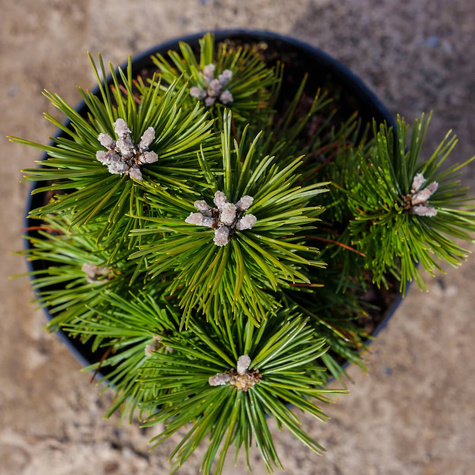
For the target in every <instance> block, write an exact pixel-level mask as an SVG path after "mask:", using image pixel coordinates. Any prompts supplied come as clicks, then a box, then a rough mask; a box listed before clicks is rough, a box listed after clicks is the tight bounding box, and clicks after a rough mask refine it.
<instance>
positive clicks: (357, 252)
mask: <svg viewBox="0 0 475 475" xmlns="http://www.w3.org/2000/svg"><path fill="white" fill-rule="evenodd" d="M304 237H305V238H306V239H316V240H317V241H323V242H329V243H330V244H335V245H337V246H340V247H344V248H345V249H348V250H349V251H352V252H356V254H359V255H360V256H362V257H366V254H363V253H362V252H360V251H357V250H356V249H353V248H352V247H350V246H348V245H346V244H343V243H342V242H338V241H334V240H333V239H327V238H322V237H317V236H304Z"/></svg>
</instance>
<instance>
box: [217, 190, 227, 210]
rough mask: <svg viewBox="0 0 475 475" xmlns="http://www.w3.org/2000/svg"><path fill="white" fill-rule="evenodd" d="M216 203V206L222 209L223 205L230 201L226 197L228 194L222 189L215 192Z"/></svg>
mask: <svg viewBox="0 0 475 475" xmlns="http://www.w3.org/2000/svg"><path fill="white" fill-rule="evenodd" d="M213 201H214V204H215V205H216V207H217V208H218V209H219V210H221V209H222V208H223V206H224V205H225V204H226V203H227V202H228V199H227V198H226V195H225V194H224V193H223V192H222V191H217V192H216V193H215V194H214V199H213Z"/></svg>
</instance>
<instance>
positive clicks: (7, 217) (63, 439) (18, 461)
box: [0, 0, 475, 475]
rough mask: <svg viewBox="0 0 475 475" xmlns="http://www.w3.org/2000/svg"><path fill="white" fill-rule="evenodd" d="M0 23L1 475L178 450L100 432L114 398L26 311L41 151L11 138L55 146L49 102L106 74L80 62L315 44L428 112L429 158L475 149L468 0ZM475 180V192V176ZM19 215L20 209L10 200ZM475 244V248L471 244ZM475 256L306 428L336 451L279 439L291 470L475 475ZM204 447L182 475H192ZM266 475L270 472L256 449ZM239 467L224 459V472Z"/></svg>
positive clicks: (49, 15)
mask: <svg viewBox="0 0 475 475" xmlns="http://www.w3.org/2000/svg"><path fill="white" fill-rule="evenodd" d="M1 7H2V8H1V11H2V15H1V19H0V69H1V71H2V75H1V77H0V110H2V112H3V113H2V114H1V116H0V148H1V154H0V155H1V160H2V166H1V168H0V176H1V180H0V197H1V198H2V199H3V200H5V201H4V205H3V206H2V207H1V216H2V222H3V226H4V228H3V231H2V233H1V234H0V252H1V254H0V255H1V257H0V259H1V262H2V271H1V274H2V277H3V279H4V280H2V284H1V286H0V317H1V331H0V368H1V369H0V474H1V475H10V474H11V475H16V474H25V475H27V474H28V475H29V474H35V475H43V474H47V475H66V474H68V475H69V474H73V475H82V474H94V475H95V474H114V475H115V474H124V475H129V474H147V475H150V474H162V473H167V472H168V467H169V465H168V462H167V455H168V453H169V452H170V451H171V449H172V447H174V444H175V443H176V441H177V440H178V439H174V440H170V441H169V442H167V443H166V444H164V445H163V447H162V448H160V449H158V450H156V451H154V452H153V453H151V454H149V453H148V447H147V441H148V439H149V438H150V437H151V436H153V435H154V434H155V433H156V432H158V430H157V428H154V429H149V430H147V431H145V430H142V429H140V428H139V427H138V424H133V425H132V426H123V427H122V428H117V422H118V419H117V418H116V417H113V418H112V419H111V420H108V421H105V420H103V414H104V412H105V408H106V407H107V405H108V404H109V403H110V400H111V395H110V394H108V393H105V394H104V395H102V396H100V397H99V395H98V392H99V390H98V389H97V388H95V387H94V386H93V385H90V383H89V380H90V375H85V374H81V373H79V368H80V366H79V363H77V361H76V360H75V359H74V358H73V356H71V355H70V354H69V352H68V351H67V349H66V348H65V347H64V346H63V345H62V344H61V343H60V342H59V340H58V339H57V337H56V336H54V335H48V334H46V333H45V332H44V331H43V330H42V326H43V325H44V324H45V318H44V316H43V315H42V313H41V312H38V311H34V310H33V308H32V307H31V306H28V304H27V302H28V301H29V300H31V299H32V297H33V294H32V291H31V288H30V284H29V281H28V279H26V278H22V279H16V280H12V281H8V280H7V276H9V275H12V274H17V273H22V272H25V270H26V267H25V264H24V262H23V261H22V260H21V259H20V258H19V257H17V256H14V255H9V254H8V252H11V251H15V250H18V249H20V248H21V246H22V243H21V239H20V236H21V228H22V219H23V210H24V203H25V200H26V195H27V192H28V190H27V186H26V185H25V184H19V183H18V182H19V178H20V172H19V170H20V169H21V168H26V167H30V166H32V165H33V162H34V160H35V159H38V157H39V154H38V152H37V151H36V150H34V149H25V148H23V147H20V146H17V145H14V144H11V143H9V142H7V140H6V139H5V135H7V134H9V135H17V136H21V137H27V138H29V139H31V140H37V141H40V142H44V141H45V140H46V137H48V136H49V135H51V134H53V133H54V128H53V127H52V126H51V124H49V123H48V122H47V121H46V120H44V119H43V118H42V112H43V111H47V112H50V113H54V111H53V110H52V108H51V106H50V105H49V104H48V103H47V101H46V99H44V98H43V97H42V96H41V91H42V90H43V89H44V88H48V89H50V90H52V91H54V92H57V93H59V94H60V95H62V96H63V97H64V98H65V99H66V100H69V101H71V102H73V103H75V102H77V101H78V94H77V92H76V90H75V86H76V85H79V86H82V87H91V86H92V85H93V82H94V79H93V75H92V72H91V69H90V67H89V65H88V60H87V57H86V54H85V53H86V51H88V50H90V51H92V52H96V51H98V50H100V51H101V52H102V54H103V55H104V57H105V58H106V59H107V60H111V61H113V62H115V63H116V64H117V63H122V62H123V61H124V60H125V59H126V57H127V55H128V54H135V53H137V52H140V51H141V50H144V49H146V48H148V47H151V46H152V45H154V44H156V43H159V42H161V41H164V40H167V39H170V38H173V37H177V36H179V35H182V34H186V33H192V32H197V31H201V30H207V29H213V28H232V27H245V28H255V29H267V30H273V31H277V32H280V33H284V34H288V35H291V36H294V37H296V38H299V39H302V40H305V41H307V42H309V43H311V44H312V45H315V46H318V47H320V48H321V49H323V50H324V51H326V52H328V53H330V54H331V55H333V56H334V57H336V58H337V59H339V60H341V61H342V62H343V63H344V64H346V65H347V66H349V67H350V68H351V69H353V70H354V72H355V73H356V74H358V75H359V76H360V77H361V78H362V79H363V80H364V81H365V82H366V83H367V84H368V86H370V88H371V89H373V90H374V91H375V92H376V94H377V95H378V96H379V97H380V98H381V99H382V101H383V102H384V103H385V104H386V105H387V107H388V108H389V110H390V112H391V113H392V114H396V113H400V114H402V115H404V116H405V117H406V118H407V119H408V120H412V119H413V118H414V117H416V116H417V115H419V114H420V113H421V112H422V111H429V110H431V109H434V111H435V115H434V119H433V126H432V128H431V130H430V131H429V134H428V149H427V150H428V151H430V150H431V148H433V147H434V146H435V145H436V142H437V141H438V140H440V138H441V137H442V136H443V135H444V134H445V132H446V130H447V129H449V128H452V129H453V130H454V131H455V132H456V133H457V135H458V136H459V138H460V145H459V146H458V147H457V149H456V150H455V153H454V161H463V160H465V159H467V158H469V157H470V154H473V153H475V121H474V120H473V118H474V116H475V61H474V58H475V5H474V3H473V1H472V0H452V1H451V2H447V1H443V0H418V1H415V0H412V1H410V0H400V1H398V2H394V1H391V0H379V1H375V0H352V1H350V0H340V1H339V2H331V1H330V0H292V1H283V0H255V1H252V2H251V1H248V0H241V1H237V0H220V1H217V0H215V1H212V0H175V1H173V2H168V1H165V0H155V1H153V0H138V1H136V2H128V1H125V0H116V1H112V0H75V1H74V2H61V1H59V0H39V1H33V0H17V1H15V2H7V1H6V0H3V1H1ZM464 180H465V182H466V183H467V184H468V185H472V187H473V185H474V182H475V167H473V166H472V168H471V170H470V171H467V172H466V173H465V176H464ZM7 203H8V204H7ZM474 249H475V246H472V250H474ZM474 281H475V259H474V258H473V256H472V258H470V259H469V260H468V262H467V263H466V264H464V265H463V266H462V268H461V270H459V271H457V272H454V271H453V270H448V271H447V274H446V275H441V276H438V277H437V278H432V279H429V289H430V293H429V294H427V293H420V292H418V290H417V289H416V288H412V289H411V291H410V293H409V295H408V297H407V298H406V300H405V302H404V303H403V305H402V306H401V307H400V309H399V311H398V312H397V315H396V316H395V317H394V318H393V319H392V321H391V322H390V324H389V326H388V327H387V329H386V330H385V331H384V332H383V333H382V334H381V335H380V337H379V338H378V340H377V341H376V343H375V344H374V346H373V349H372V352H371V354H369V355H368V357H367V361H368V368H369V375H366V374H363V373H362V372H361V371H359V370H357V369H356V368H351V370H350V373H351V376H352V378H353V380H354V383H355V384H352V385H351V388H350V389H351V395H350V396H346V397H343V398H341V400H339V401H338V403H337V404H336V405H334V406H332V407H331V408H329V411H328V412H329V414H330V415H331V416H332V420H331V421H330V422H328V423H327V424H326V425H325V426H324V427H322V424H320V423H317V422H314V421H313V420H311V419H310V418H308V417H303V422H302V423H303V426H304V428H305V429H306V430H308V431H309V432H310V433H311V435H312V436H315V437H316V438H317V439H318V440H319V441H320V442H321V443H322V444H323V445H324V446H325V447H326V448H327V449H328V451H327V453H326V454H325V455H324V456H323V457H321V458H319V457H316V456H315V455H313V453H311V452H310V451H309V450H307V449H306V448H305V447H303V446H301V445H300V444H299V443H298V442H297V441H296V440H294V439H293V437H292V436H290V435H289V433H287V432H285V431H284V432H282V433H279V432H278V431H277V429H276V428H274V430H273V432H274V433H275V437H276V445H277V446H278V449H279V452H280V453H281V454H282V461H283V464H284V466H285V467H286V472H287V473H290V474H312V475H313V474H322V475H337V474H344V475H346V474H351V475H359V474H361V475H373V474H374V475H379V474H381V475H392V474H394V475H399V474H404V475H411V474H424V475H429V474H430V475H439V474H440V475H447V474H454V475H456V474H459V475H465V474H467V475H468V474H472V473H475V437H474V431H473V421H474V420H475V409H474V405H473V401H474V400H475V388H474V380H473V374H474V373H475V360H474V358H473V338H474V336H475V319H474V318H473V317H474V313H475V312H474V308H475V293H474V292H473V291H472V292H471V290H472V289H473V284H474ZM201 454H202V451H200V450H198V451H197V454H196V456H194V457H192V458H191V459H190V461H189V463H188V464H187V465H186V466H184V467H183V468H182V469H180V471H179V472H178V473H179V474H180V475H185V474H197V473H198V472H199V461H200V455H201ZM253 465H254V467H255V471H254V473H256V474H263V473H265V470H264V468H263V465H262V463H261V462H260V461H259V457H258V456H257V454H256V455H255V462H254V464H253ZM243 472H245V468H244V464H243V463H242V461H241V460H240V461H239V462H238V465H237V467H234V466H233V464H232V463H229V464H228V465H227V468H226V470H225V474H229V475H233V474H241V473H243Z"/></svg>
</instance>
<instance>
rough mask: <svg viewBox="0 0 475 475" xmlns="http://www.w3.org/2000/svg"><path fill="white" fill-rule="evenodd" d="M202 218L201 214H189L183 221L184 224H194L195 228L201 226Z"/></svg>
mask: <svg viewBox="0 0 475 475" xmlns="http://www.w3.org/2000/svg"><path fill="white" fill-rule="evenodd" d="M203 219H204V216H203V215H202V214H201V213H190V216H188V218H186V219H185V223H188V224H196V226H203Z"/></svg>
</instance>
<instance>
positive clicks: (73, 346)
mask: <svg viewBox="0 0 475 475" xmlns="http://www.w3.org/2000/svg"><path fill="white" fill-rule="evenodd" d="M213 33H214V35H215V38H216V42H219V41H223V40H230V41H232V42H234V43H237V44H246V43H261V44H262V47H263V48H262V49H263V51H264V54H265V57H266V58H267V59H268V62H269V63H270V64H273V63H275V62H276V61H277V60H278V59H279V60H280V61H283V62H284V63H285V70H284V71H285V74H284V84H283V87H282V90H285V88H288V89H289V90H295V87H297V86H298V85H299V83H300V81H301V80H302V78H303V76H304V74H305V73H308V75H309V78H308V81H307V85H306V90H307V91H308V92H309V93H310V94H311V93H315V92H316V91H317V90H318V89H319V88H322V89H327V90H329V91H330V93H331V95H332V96H336V97H337V98H338V99H337V102H338V105H339V109H340V111H341V115H342V117H344V116H347V117H349V116H350V115H351V114H352V113H353V112H354V111H358V112H359V116H360V117H361V118H362V119H364V120H366V121H368V122H370V121H371V120H372V119H373V118H374V119H375V120H376V121H377V122H383V121H386V122H387V123H388V124H390V125H392V126H393V127H395V123H394V121H393V119H392V117H391V116H390V115H389V113H388V111H387V110H386V109H385V108H384V106H383V105H382V104H381V102H380V101H379V99H378V98H377V97H376V96H375V95H374V94H373V93H372V92H371V91H370V90H369V89H368V88H367V87H366V86H365V84H364V83H363V82H362V81H361V80H360V79H359V78H358V77H357V76H355V75H354V74H353V73H352V72H351V71H349V70H348V69H347V68H346V67H345V66H343V65H342V64H341V63H339V62H338V61H336V60H335V59H333V58H332V57H330V56H328V55H327V54H326V53H324V52H322V51H320V50H319V49H317V48H314V47H312V46H310V45H308V44H305V43H302V42H301V41H298V40H296V39H293V38H290V37H287V36H283V35H279V34H276V33H271V32H266V31H251V30H218V31H215V32H213ZM203 34H204V33H197V34H193V35H189V36H184V37H182V38H180V39H175V40H170V41H167V42H165V43H162V44H160V45H157V46H155V47H153V48H151V49H149V50H147V51H145V52H144V53H142V54H140V55H138V56H136V57H135V58H134V60H133V62H132V67H133V74H134V75H138V74H140V73H141V71H143V70H145V69H147V68H150V67H154V66H153V63H152V61H151V59H150V56H151V55H154V54H157V53H160V54H162V55H166V53H167V52H168V51H169V50H178V48H179V41H185V42H187V43H188V44H189V45H190V46H191V47H192V48H193V49H195V50H197V51H198V48H199V42H198V41H199V39H200V38H201V37H202V36H203ZM126 66H127V65H126V64H124V65H123V66H122V69H125V68H126ZM108 79H110V78H108ZM108 82H109V81H108ZM93 93H94V94H98V93H99V88H98V87H96V88H95V89H94V90H93ZM76 111H78V112H79V114H81V115H85V112H86V107H85V104H84V102H80V103H79V104H78V106H77V107H76ZM68 123H69V122H66V123H65V125H68ZM59 132H60V133H58V134H57V136H60V137H61V136H65V134H64V132H62V131H59ZM52 145H54V144H52ZM45 157H46V155H44V156H43V159H44V158H45ZM38 186H39V185H38V184H36V183H34V184H33V186H32V189H31V191H33V190H34V189H35V188H36V187H38ZM44 198H45V197H44V194H42V193H39V194H36V195H30V197H29V199H28V202H27V206H26V211H27V214H28V213H29V211H30V210H32V209H34V208H37V207H39V206H42V205H43V204H44ZM37 224H38V222H37V221H36V220H33V219H31V218H26V221H25V227H26V228H27V229H29V228H31V227H34V226H35V225H37ZM26 234H27V236H31V237H32V236H34V235H36V231H34V230H28V231H27V233H26ZM25 247H26V248H27V249H30V247H31V243H30V241H29V240H28V239H25ZM27 264H28V268H29V270H30V271H38V270H42V269H45V268H46V266H47V264H46V263H44V262H41V261H27ZM400 302H401V295H398V296H397V297H396V299H395V300H394V302H393V304H392V306H391V307H390V308H389V309H388V310H387V311H386V314H385V316H384V318H383V320H382V321H381V322H380V323H379V325H378V327H377V328H376V330H375V331H374V332H373V335H376V334H377V333H379V332H380V331H381V330H382V329H383V328H384V327H385V326H386V324H387V322H388V321H389V319H390V318H391V316H392V315H393V314H394V312H395V311H396V309H397V307H398V306H399V304H400ZM44 311H45V314H46V316H47V318H48V319H50V320H51V318H52V316H51V314H50V313H49V311H48V308H45V309H44ZM58 335H59V336H60V338H61V339H62V340H63V342H64V343H65V344H66V346H67V347H68V348H69V349H70V351H71V352H72V353H73V354H74V355H75V356H76V358H77V359H78V360H79V361H80V362H81V364H83V365H84V366H86V365H90V364H92V363H96V362H97V361H100V359H101V357H102V356H103V355H102V354H101V352H95V353H94V352H92V350H91V344H90V343H86V344H83V343H81V341H80V340H79V339H77V338H71V337H69V336H68V335H67V334H65V333H64V332H62V331H61V330H60V331H58ZM111 371H112V369H110V368H109V367H107V368H103V370H102V372H101V375H102V376H105V377H107V375H108V374H109V373H110V372H111Z"/></svg>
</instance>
